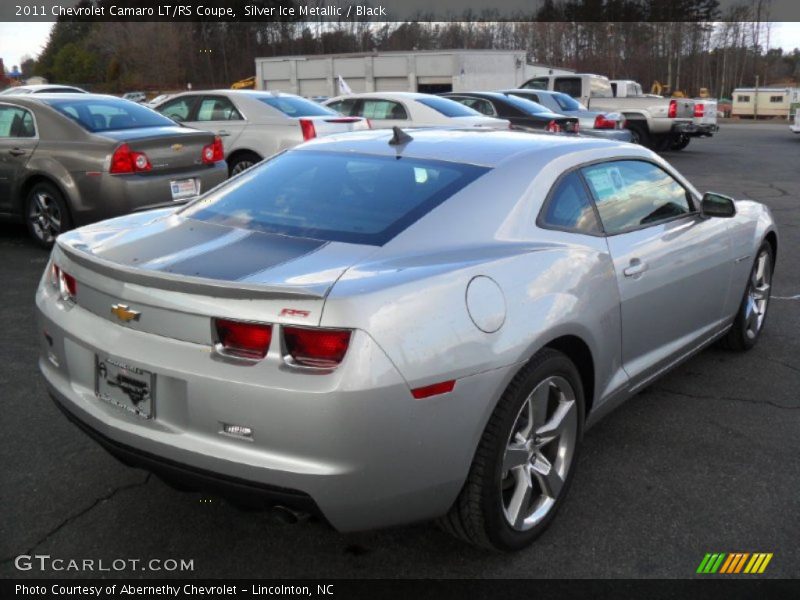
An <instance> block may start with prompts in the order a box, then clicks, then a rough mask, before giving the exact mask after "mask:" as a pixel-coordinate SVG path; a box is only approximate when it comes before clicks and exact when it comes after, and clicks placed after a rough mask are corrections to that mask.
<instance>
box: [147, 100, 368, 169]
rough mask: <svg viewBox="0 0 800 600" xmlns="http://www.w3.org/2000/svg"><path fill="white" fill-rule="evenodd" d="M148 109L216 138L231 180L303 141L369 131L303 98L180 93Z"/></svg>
mask: <svg viewBox="0 0 800 600" xmlns="http://www.w3.org/2000/svg"><path fill="white" fill-rule="evenodd" d="M153 108H155V110H157V111H158V112H160V113H161V114H163V115H165V116H167V117H169V118H171V119H173V120H174V121H178V122H179V123H183V124H184V125H188V126H190V127H195V128H197V129H203V130H206V131H211V132H213V133H215V134H217V135H218V136H220V137H221V138H222V143H223V145H224V146H225V160H227V161H228V169H229V171H230V174H231V175H235V174H237V173H240V172H241V171H244V170H245V169H247V168H249V167H251V166H253V165H254V164H256V163H257V162H259V161H261V160H262V159H264V158H266V157H268V156H272V155H273V154H275V153H276V152H280V151H281V150H286V149H287V148H291V147H293V146H296V145H297V144H301V143H303V142H304V141H306V140H310V139H312V138H315V137H322V136H326V135H331V134H334V133H345V132H348V131H355V130H359V129H368V128H369V123H368V122H367V121H366V120H365V119H360V118H358V117H343V116H342V115H340V114H339V113H337V112H335V111H333V110H332V109H330V108H326V107H324V106H322V105H320V104H317V103H316V102H313V101H311V100H307V99H306V98H301V97H300V96H295V95H293V94H283V93H280V92H264V91H258V90H209V91H198V92H184V93H182V94H177V95H176V96H173V97H172V98H170V99H169V100H167V101H165V102H162V103H161V104H158V105H156V106H154V107H153Z"/></svg>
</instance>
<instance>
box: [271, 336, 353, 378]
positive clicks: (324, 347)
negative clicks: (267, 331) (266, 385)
mask: <svg viewBox="0 0 800 600" xmlns="http://www.w3.org/2000/svg"><path fill="white" fill-rule="evenodd" d="M350 334H351V332H350V330H347V329H307V328H304V327H283V341H284V343H285V344H286V351H287V352H288V353H289V356H291V357H292V360H293V361H294V362H295V363H296V364H297V365H300V366H304V367H317V368H323V369H330V368H333V367H336V366H338V365H339V363H341V362H342V360H343V359H344V355H345V353H346V352H347V347H348V346H349V345H350Z"/></svg>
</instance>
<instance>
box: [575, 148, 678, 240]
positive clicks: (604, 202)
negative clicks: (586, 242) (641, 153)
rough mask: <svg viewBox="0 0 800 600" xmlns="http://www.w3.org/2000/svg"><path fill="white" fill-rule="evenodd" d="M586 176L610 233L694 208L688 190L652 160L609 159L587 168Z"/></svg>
mask: <svg viewBox="0 0 800 600" xmlns="http://www.w3.org/2000/svg"><path fill="white" fill-rule="evenodd" d="M583 175H584V177H585V178H586V183H587V184H588V185H589V188H590V189H591V191H592V194H594V197H595V202H596V204H597V211H598V212H599V213H600V220H601V221H602V222H603V228H604V229H605V231H606V233H608V234H615V233H620V232H622V231H626V230H629V229H635V228H638V227H641V226H643V225H650V224H655V223H660V222H662V221H667V220H669V219H673V218H675V217H679V216H681V215H685V214H688V213H690V212H691V211H692V207H691V205H690V203H689V193H688V192H687V191H686V189H685V188H684V187H683V186H682V185H681V184H679V183H678V182H677V181H675V180H674V179H673V178H672V176H670V175H669V174H668V173H667V172H666V171H664V170H662V169H661V168H660V167H657V166H656V165H654V164H652V163H648V162H644V161H638V160H624V161H614V162H607V163H602V164H599V165H593V166H591V167H585V168H584V169H583Z"/></svg>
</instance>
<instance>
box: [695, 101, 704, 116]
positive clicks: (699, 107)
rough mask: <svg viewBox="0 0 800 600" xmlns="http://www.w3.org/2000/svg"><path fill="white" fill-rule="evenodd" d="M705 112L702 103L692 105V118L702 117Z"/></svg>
mask: <svg viewBox="0 0 800 600" xmlns="http://www.w3.org/2000/svg"><path fill="white" fill-rule="evenodd" d="M705 112H706V107H705V105H704V104H703V103H700V104H695V105H694V116H695V117H702V116H703V115H704V114H705Z"/></svg>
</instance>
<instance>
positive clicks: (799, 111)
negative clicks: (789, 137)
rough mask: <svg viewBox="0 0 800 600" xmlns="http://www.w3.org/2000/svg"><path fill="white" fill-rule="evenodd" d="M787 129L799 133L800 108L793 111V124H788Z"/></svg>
mask: <svg viewBox="0 0 800 600" xmlns="http://www.w3.org/2000/svg"><path fill="white" fill-rule="evenodd" d="M789 129H791V130H792V131H794V132H795V133H800V108H798V109H797V110H796V111H795V113H794V125H789Z"/></svg>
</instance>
